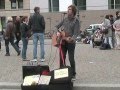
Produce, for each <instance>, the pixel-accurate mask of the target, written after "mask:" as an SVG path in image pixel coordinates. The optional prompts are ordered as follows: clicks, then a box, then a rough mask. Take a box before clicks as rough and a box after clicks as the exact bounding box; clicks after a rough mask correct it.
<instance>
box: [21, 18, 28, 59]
mask: <svg viewBox="0 0 120 90" xmlns="http://www.w3.org/2000/svg"><path fill="white" fill-rule="evenodd" d="M20 31H21V39H22V43H23V47H22V60H27V59H26V51H27V45H28V39H29V37H28V35H27V33H28V31H29V28H28V17H27V16H23V17H22V23H21V25H20Z"/></svg>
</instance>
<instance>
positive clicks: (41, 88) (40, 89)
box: [21, 65, 49, 90]
mask: <svg viewBox="0 0 120 90" xmlns="http://www.w3.org/2000/svg"><path fill="white" fill-rule="evenodd" d="M22 71H23V79H24V78H25V76H29V75H38V74H42V72H43V71H48V72H49V66H47V65H46V66H22ZM21 89H22V90H49V85H32V86H23V85H21Z"/></svg>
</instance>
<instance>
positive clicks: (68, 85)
mask: <svg viewBox="0 0 120 90" xmlns="http://www.w3.org/2000/svg"><path fill="white" fill-rule="evenodd" d="M63 68H68V72H69V77H66V78H60V79H57V80H55V79H54V70H53V71H51V72H50V73H49V76H51V81H50V84H49V85H36V86H35V85H33V86H23V85H21V90H72V89H73V82H71V78H72V70H71V68H70V67H69V66H65V67H63ZM22 70H23V79H24V78H25V76H29V75H37V74H42V72H43V71H44V70H45V71H46V70H47V71H49V66H47V65H46V66H23V67H22Z"/></svg>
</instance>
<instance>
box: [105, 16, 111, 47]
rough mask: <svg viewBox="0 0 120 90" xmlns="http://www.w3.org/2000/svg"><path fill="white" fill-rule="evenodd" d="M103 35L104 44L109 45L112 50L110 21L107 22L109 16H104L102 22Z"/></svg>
mask: <svg viewBox="0 0 120 90" xmlns="http://www.w3.org/2000/svg"><path fill="white" fill-rule="evenodd" d="M103 33H104V37H105V39H104V43H105V44H109V45H110V48H113V44H112V27H111V24H110V20H109V15H106V16H105V19H104V21H103Z"/></svg>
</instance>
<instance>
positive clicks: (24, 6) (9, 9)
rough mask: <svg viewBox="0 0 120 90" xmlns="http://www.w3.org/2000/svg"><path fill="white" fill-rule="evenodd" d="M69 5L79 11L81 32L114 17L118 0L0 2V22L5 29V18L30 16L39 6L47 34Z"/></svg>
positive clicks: (5, 0)
mask: <svg viewBox="0 0 120 90" xmlns="http://www.w3.org/2000/svg"><path fill="white" fill-rule="evenodd" d="M71 4H75V5H76V7H77V9H78V10H79V12H78V13H77V15H79V19H80V21H81V29H82V30H84V29H85V28H86V27H87V26H88V25H89V24H94V23H101V22H102V20H103V18H104V16H105V15H106V14H113V15H114V14H115V11H116V10H117V9H119V8H120V0H0V20H1V23H2V27H3V28H5V26H6V18H7V17H9V16H12V17H13V19H14V20H15V17H16V16H20V17H22V16H30V15H31V14H33V12H34V7H35V6H39V7H40V12H41V14H42V15H43V16H44V17H45V21H46V32H48V31H51V30H54V27H55V25H56V24H57V23H58V22H60V21H61V20H62V19H63V18H64V16H65V15H64V12H65V11H67V7H68V6H69V5H71ZM109 9H110V10H109ZM114 9H116V10H114Z"/></svg>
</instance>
